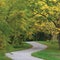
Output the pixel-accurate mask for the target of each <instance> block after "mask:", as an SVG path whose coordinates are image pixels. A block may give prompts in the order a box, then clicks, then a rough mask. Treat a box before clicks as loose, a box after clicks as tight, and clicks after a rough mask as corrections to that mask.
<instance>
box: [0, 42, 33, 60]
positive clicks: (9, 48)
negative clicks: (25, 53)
mask: <svg viewBox="0 0 60 60" xmlns="http://www.w3.org/2000/svg"><path fill="white" fill-rule="evenodd" d="M31 47H32V46H31V45H30V44H28V43H23V44H22V45H20V46H15V47H13V46H11V45H10V46H7V47H6V49H5V50H0V60H11V59H9V58H8V57H6V56H5V53H6V52H12V51H19V50H25V49H28V48H31Z"/></svg>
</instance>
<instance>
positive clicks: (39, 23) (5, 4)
mask: <svg viewBox="0 0 60 60" xmlns="http://www.w3.org/2000/svg"><path fill="white" fill-rule="evenodd" d="M57 35H58V41H59V45H60V38H59V37H60V0H0V49H6V46H9V45H13V46H18V45H20V44H22V42H23V41H37V40H45V41H46V40H49V41H50V40H52V39H53V38H55V37H56V36H57Z"/></svg>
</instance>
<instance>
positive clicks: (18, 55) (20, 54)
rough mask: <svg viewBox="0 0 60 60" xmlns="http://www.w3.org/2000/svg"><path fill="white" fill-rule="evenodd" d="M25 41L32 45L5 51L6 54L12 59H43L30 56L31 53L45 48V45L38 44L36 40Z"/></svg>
mask: <svg viewBox="0 0 60 60" xmlns="http://www.w3.org/2000/svg"><path fill="white" fill-rule="evenodd" d="M27 43H29V44H31V45H32V46H33V47H32V48H30V49H27V50H22V51H16V52H11V53H6V56H7V57H9V58H11V59H12V60H43V59H40V58H36V57H33V56H31V53H33V52H37V51H40V50H43V49H45V48H47V46H46V45H43V44H39V43H37V42H27Z"/></svg>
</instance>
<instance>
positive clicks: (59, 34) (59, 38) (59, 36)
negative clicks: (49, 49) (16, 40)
mask: <svg viewBox="0 0 60 60" xmlns="http://www.w3.org/2000/svg"><path fill="white" fill-rule="evenodd" d="M57 38H58V43H59V49H60V33H58V36H57Z"/></svg>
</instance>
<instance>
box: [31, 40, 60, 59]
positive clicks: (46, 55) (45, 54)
mask: <svg viewBox="0 0 60 60" xmlns="http://www.w3.org/2000/svg"><path fill="white" fill-rule="evenodd" d="M39 43H42V44H45V45H47V46H48V48H47V49H45V50H43V51H38V52H35V53H33V54H32V56H35V57H38V58H42V59H45V60H60V50H59V49H58V42H57V41H54V42H52V41H51V42H48V41H39Z"/></svg>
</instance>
